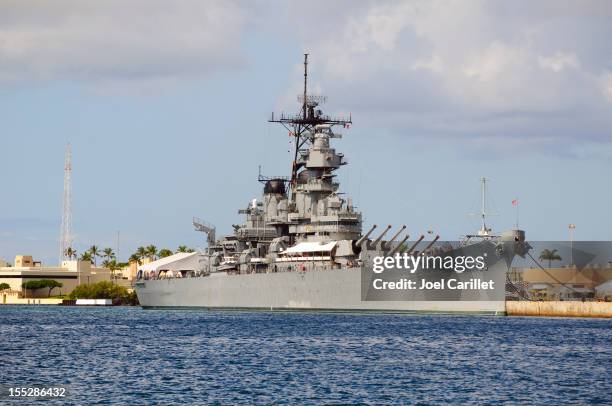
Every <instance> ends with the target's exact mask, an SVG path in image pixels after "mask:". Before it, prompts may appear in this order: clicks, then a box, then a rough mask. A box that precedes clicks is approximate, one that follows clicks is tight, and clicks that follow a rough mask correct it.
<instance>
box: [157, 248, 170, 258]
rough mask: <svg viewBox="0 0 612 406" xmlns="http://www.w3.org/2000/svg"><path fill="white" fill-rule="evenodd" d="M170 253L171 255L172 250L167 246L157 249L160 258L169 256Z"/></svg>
mask: <svg viewBox="0 0 612 406" xmlns="http://www.w3.org/2000/svg"><path fill="white" fill-rule="evenodd" d="M170 255H172V251H170V250H169V249H168V248H162V249H161V250H159V257H160V258H166V257H169V256H170Z"/></svg>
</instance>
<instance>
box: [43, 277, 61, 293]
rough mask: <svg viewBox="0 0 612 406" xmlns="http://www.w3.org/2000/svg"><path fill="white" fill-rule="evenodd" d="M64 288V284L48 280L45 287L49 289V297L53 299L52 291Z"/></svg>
mask: <svg viewBox="0 0 612 406" xmlns="http://www.w3.org/2000/svg"><path fill="white" fill-rule="evenodd" d="M62 286H64V284H63V283H61V282H58V281H56V280H55V279H46V280H45V283H44V287H45V288H47V289H49V293H48V295H47V297H51V291H52V290H53V289H55V288H61V287H62Z"/></svg>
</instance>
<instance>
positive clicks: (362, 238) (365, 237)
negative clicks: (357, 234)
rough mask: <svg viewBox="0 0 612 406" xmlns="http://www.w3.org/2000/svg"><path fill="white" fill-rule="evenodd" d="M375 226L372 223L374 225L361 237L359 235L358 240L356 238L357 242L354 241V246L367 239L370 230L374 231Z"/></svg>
mask: <svg viewBox="0 0 612 406" xmlns="http://www.w3.org/2000/svg"><path fill="white" fill-rule="evenodd" d="M376 227H377V225H376V224H374V225H373V226H372V228H370V231H368V232H367V233H365V235H364V236H363V237H361V238H360V239H359V240H357V242H356V243H355V245H356V246H358V247H359V246H361V244H363V242H364V241H365V240H367V239H368V237H369V236H370V234H372V231H374V229H376Z"/></svg>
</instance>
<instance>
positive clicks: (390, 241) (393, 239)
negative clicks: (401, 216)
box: [384, 225, 406, 249]
mask: <svg viewBox="0 0 612 406" xmlns="http://www.w3.org/2000/svg"><path fill="white" fill-rule="evenodd" d="M405 229H406V225H403V226H402V228H400V229H399V230H398V231H397V233H395V235H393V237H391V238H389V241H387V242H386V243H385V247H384V248H385V249H389V248H391V244H392V243H393V241H395V239H396V238H397V237H399V235H400V234H401V233H402V231H404V230H405Z"/></svg>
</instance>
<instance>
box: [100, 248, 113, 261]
mask: <svg viewBox="0 0 612 406" xmlns="http://www.w3.org/2000/svg"><path fill="white" fill-rule="evenodd" d="M102 256H103V257H104V258H105V259H106V262H107V263H108V262H110V261H111V260H112V259H114V258H115V253H114V252H113V249H112V248H104V250H102Z"/></svg>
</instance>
